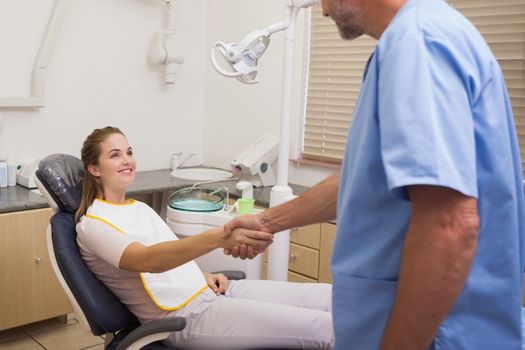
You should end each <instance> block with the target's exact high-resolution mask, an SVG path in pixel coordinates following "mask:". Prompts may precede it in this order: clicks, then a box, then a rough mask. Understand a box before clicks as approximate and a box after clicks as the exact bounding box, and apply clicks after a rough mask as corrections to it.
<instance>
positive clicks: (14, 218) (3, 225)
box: [0, 208, 73, 330]
mask: <svg viewBox="0 0 525 350" xmlns="http://www.w3.org/2000/svg"><path fill="white" fill-rule="evenodd" d="M52 215H53V211H52V210H51V209H49V208H48V209H38V210H28V211H21V212H14V213H7V214H0V286H1V287H0V330H4V329H7V328H12V327H16V326H20V325H24V324H27V323H32V322H36V321H40V320H44V319H48V318H52V317H56V316H60V315H65V314H68V313H71V312H73V311H72V308H71V306H70V304H69V301H68V299H67V297H66V295H65V293H64V291H63V290H62V287H60V285H59V283H58V281H57V279H56V277H55V274H54V272H53V269H52V267H51V263H50V262H49V256H48V253H47V243H46V229H47V225H48V223H49V219H50V218H51V216H52Z"/></svg>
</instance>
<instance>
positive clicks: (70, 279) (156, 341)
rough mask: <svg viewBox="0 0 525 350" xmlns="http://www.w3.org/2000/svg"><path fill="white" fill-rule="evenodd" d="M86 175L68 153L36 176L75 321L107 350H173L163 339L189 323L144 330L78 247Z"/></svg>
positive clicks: (175, 320) (48, 161)
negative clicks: (102, 341) (78, 212)
mask: <svg viewBox="0 0 525 350" xmlns="http://www.w3.org/2000/svg"><path fill="white" fill-rule="evenodd" d="M84 174H85V172H84V166H83V164H82V162H81V161H80V160H79V159H78V158H75V157H73V156H69V155H66V154H55V155H51V156H48V157H46V158H44V159H43V160H42V161H41V162H40V164H39V167H38V170H37V171H36V173H35V182H36V184H37V186H38V188H39V189H40V191H41V192H42V194H43V195H44V197H45V198H46V199H47V201H48V202H49V204H50V206H51V207H52V208H53V209H54V210H55V212H56V213H55V214H54V215H53V217H52V218H51V223H50V225H49V226H48V229H47V245H48V250H49V258H50V261H51V264H52V266H53V270H54V272H55V275H56V276H57V278H58V280H59V282H60V284H61V286H62V288H63V289H64V291H65V292H66V295H67V297H68V299H69V301H70V303H71V305H72V307H73V310H74V312H75V315H76V318H77V319H78V320H79V322H80V323H81V324H82V325H83V326H84V327H86V328H88V329H90V330H91V332H92V333H93V334H94V335H97V336H100V335H106V337H105V344H104V348H105V349H108V350H114V349H115V350H122V349H130V350H133V349H147V350H165V349H173V348H170V347H168V346H167V345H165V344H163V343H162V342H160V340H163V339H166V338H167V337H168V335H169V334H170V332H177V331H180V330H182V329H183V328H184V327H185V325H186V320H185V319H184V318H182V317H172V318H166V319H162V320H156V321H153V322H149V323H147V324H143V325H141V324H140V323H139V322H138V320H137V318H136V317H135V316H134V315H133V314H132V313H131V312H130V311H129V310H128V309H127V308H126V306H125V305H124V304H122V303H121V302H120V300H119V299H118V298H117V297H116V296H115V295H114V294H113V293H112V292H111V291H110V290H109V289H108V288H107V287H106V286H105V285H104V284H103V283H102V282H101V281H100V280H98V279H97V278H96V277H95V276H94V275H93V274H92V273H91V271H90V270H89V269H88V268H87V266H86V265H85V264H84V261H83V260H82V257H81V255H80V251H79V249H78V246H77V242H76V230H75V226H76V222H75V218H74V213H75V211H76V209H77V208H78V205H79V202H80V195H81V180H82V178H83V176H84ZM230 272H231V273H230ZM222 273H225V274H227V275H229V276H228V277H229V278H230V279H241V278H244V276H243V273H242V272H240V271H225V272H222Z"/></svg>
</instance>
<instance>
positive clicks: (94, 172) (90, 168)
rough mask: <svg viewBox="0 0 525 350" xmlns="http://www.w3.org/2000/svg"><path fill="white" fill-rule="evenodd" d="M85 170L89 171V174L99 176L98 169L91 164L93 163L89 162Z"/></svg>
mask: <svg viewBox="0 0 525 350" xmlns="http://www.w3.org/2000/svg"><path fill="white" fill-rule="evenodd" d="M87 170H88V171H89V173H90V174H91V175H93V176H94V177H99V176H100V171H98V167H97V166H95V165H93V164H89V165H88V166H87Z"/></svg>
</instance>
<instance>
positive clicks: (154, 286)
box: [86, 199, 207, 310]
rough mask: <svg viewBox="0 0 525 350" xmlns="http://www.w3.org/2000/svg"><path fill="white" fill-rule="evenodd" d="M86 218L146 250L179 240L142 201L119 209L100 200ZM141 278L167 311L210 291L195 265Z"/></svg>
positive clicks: (133, 202) (189, 264) (90, 208)
mask: <svg viewBox="0 0 525 350" xmlns="http://www.w3.org/2000/svg"><path fill="white" fill-rule="evenodd" d="M86 217H87V218H91V219H94V220H99V221H101V222H104V223H105V224H107V225H108V226H111V227H113V228H115V229H117V230H118V231H120V232H121V233H123V234H125V235H126V236H129V237H131V238H133V240H135V241H136V242H139V243H141V244H143V245H145V246H150V245H153V244H157V243H160V242H164V241H172V240H177V239H178V238H177V237H176V236H175V234H174V233H173V232H172V231H171V230H170V228H169V227H168V225H166V223H165V222H164V221H163V220H162V219H161V218H160V217H159V216H158V215H157V213H155V211H154V210H153V209H151V208H150V207H149V206H148V205H146V204H144V203H142V202H139V201H134V200H131V201H130V202H129V204H123V205H118V204H113V203H109V202H106V201H102V200H99V199H97V200H95V201H94V202H93V204H92V205H91V206H90V207H89V208H88V210H87V213H86ZM140 276H141V279H142V284H143V285H144V288H145V289H146V291H147V292H148V294H149V295H150V297H151V299H152V300H153V302H154V303H155V304H156V305H157V306H158V307H159V308H161V309H163V310H177V309H179V308H181V307H183V306H184V305H186V304H187V303H188V302H189V301H190V300H192V299H193V298H194V297H195V296H196V295H197V294H199V293H201V292H202V291H203V290H205V289H206V288H207V284H206V280H205V279H204V275H203V273H202V272H201V270H200V269H199V267H198V266H197V264H196V263H195V262H194V261H190V262H188V263H186V264H184V265H181V266H179V267H176V268H174V269H172V270H169V271H166V272H162V273H146V272H144V273H140Z"/></svg>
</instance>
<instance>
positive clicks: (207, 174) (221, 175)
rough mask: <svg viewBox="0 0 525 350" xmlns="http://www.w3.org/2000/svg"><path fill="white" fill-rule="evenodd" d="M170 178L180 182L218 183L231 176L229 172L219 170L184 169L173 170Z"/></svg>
mask: <svg viewBox="0 0 525 350" xmlns="http://www.w3.org/2000/svg"><path fill="white" fill-rule="evenodd" d="M171 176H173V177H174V178H177V179H181V180H191V181H220V180H227V179H229V178H231V177H232V176H233V174H232V173H231V172H229V171H226V170H220V169H207V168H184V169H175V170H173V171H172V172H171Z"/></svg>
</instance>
